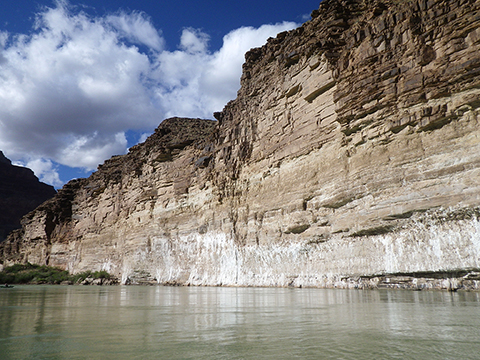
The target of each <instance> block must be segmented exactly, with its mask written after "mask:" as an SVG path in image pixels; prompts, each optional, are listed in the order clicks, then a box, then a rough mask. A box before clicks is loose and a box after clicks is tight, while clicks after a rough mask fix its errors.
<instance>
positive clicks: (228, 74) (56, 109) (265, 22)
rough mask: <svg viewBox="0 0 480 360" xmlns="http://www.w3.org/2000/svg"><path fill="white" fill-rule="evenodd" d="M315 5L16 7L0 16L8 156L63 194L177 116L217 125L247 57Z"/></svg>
mask: <svg viewBox="0 0 480 360" xmlns="http://www.w3.org/2000/svg"><path fill="white" fill-rule="evenodd" d="M318 4H319V1H318V0H308V1H307V0H305V1H278V0H277V1H273V0H272V1H271V0H263V1H250V0H242V1H226V2H218V1H201V0H188V1H169V0H165V1H132V0H110V1H107V0H104V1H101V0H78V1H74V0H72V1H69V2H67V1H63V0H61V1H52V0H38V1H35V0H33V1H32V0H16V1H8V2H5V3H4V4H2V11H1V12H0V150H2V151H3V152H4V153H5V155H6V156H7V157H8V158H10V159H11V160H12V161H13V162H14V163H16V164H19V165H24V166H28V167H30V168H32V169H33V170H34V171H35V173H36V175H37V176H38V177H39V178H40V179H41V180H42V181H44V182H47V183H49V184H53V185H55V186H56V187H60V186H61V185H62V184H63V183H65V182H67V181H68V180H70V179H71V178H75V177H85V176H88V175H89V174H90V172H91V171H92V170H94V169H96V167H97V165H98V164H100V163H102V162H103V161H104V160H106V159H108V158H109V157H111V156H112V155H117V154H124V153H126V152H127V149H128V148H129V147H130V146H132V145H134V144H136V143H138V142H139V141H142V140H144V139H145V137H146V136H148V135H149V134H151V133H152V132H153V130H154V129H155V128H156V127H157V126H158V124H159V123H160V122H161V121H162V120H163V119H165V118H168V117H171V116H188V117H202V118H212V113H213V112H214V111H220V110H221V109H222V108H223V106H224V105H225V104H226V103H227V102H228V101H229V100H231V99H234V98H235V96H236V92H237V90H238V88H239V79H240V76H241V66H242V63H243V61H244V53H245V52H246V51H247V50H249V49H250V48H252V47H258V46H261V45H262V44H264V43H265V41H266V39H267V38H269V37H275V35H276V34H277V33H278V32H281V31H284V30H289V29H292V28H295V27H297V26H299V25H300V24H301V23H303V22H305V21H307V20H308V19H310V13H311V11H312V10H314V9H316V8H318Z"/></svg>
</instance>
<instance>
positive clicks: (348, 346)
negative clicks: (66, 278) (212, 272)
mask: <svg viewBox="0 0 480 360" xmlns="http://www.w3.org/2000/svg"><path fill="white" fill-rule="evenodd" d="M478 339H480V294H479V293H447V292H409V291H386V290H385V291H355V290H325V289H298V288H296V289H284V288H190V287H133V286H131V287H126V286H117V287H82V286H65V287H63V286H17V287H15V288H13V289H0V359H98V358H101V359H253V358H257V359H292V358H304V359H406V358H409V359H420V358H425V359H477V358H478V356H479V355H478V354H480V342H479V341H478Z"/></svg>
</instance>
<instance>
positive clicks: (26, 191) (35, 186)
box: [0, 151, 56, 242]
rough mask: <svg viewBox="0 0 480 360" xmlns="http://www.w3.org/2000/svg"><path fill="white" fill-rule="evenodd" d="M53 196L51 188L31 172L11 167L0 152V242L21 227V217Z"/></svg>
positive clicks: (53, 191) (54, 192)
mask: <svg viewBox="0 0 480 360" xmlns="http://www.w3.org/2000/svg"><path fill="white" fill-rule="evenodd" d="M55 194H56V191H55V189H54V188H53V186H50V185H47V184H44V183H41V182H40V181H38V178H37V177H36V176H35V175H34V174H33V171H32V170H30V169H27V168H24V167H20V166H14V165H12V162H11V161H10V160H9V159H7V158H6V157H5V155H3V152H1V151H0V242H1V241H3V240H5V239H6V237H7V235H8V233H10V232H11V231H12V230H14V229H19V228H20V227H21V225H20V219H21V218H22V216H24V215H25V214H27V213H28V212H30V211H32V210H34V209H35V208H36V207H37V206H38V205H40V204H41V203H42V202H44V201H45V200H47V199H49V198H51V197H53V196H54V195H55Z"/></svg>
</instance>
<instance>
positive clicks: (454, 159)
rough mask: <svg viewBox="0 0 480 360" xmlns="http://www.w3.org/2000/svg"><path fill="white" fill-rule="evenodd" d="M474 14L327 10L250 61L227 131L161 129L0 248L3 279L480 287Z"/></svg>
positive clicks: (441, 8)
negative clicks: (90, 273)
mask: <svg viewBox="0 0 480 360" xmlns="http://www.w3.org/2000/svg"><path fill="white" fill-rule="evenodd" d="M479 8H480V2H479V1H472V0H463V1H461V0H443V1H439V0H438V1H435V0H430V1H426V0H415V1H413V0H412V1H410V0H407V1H394V0H385V1H377V0H374V1H366V0H365V1H362V0H350V1H347V0H345V1H339V0H325V1H323V2H322V3H321V5H320V8H319V9H318V10H316V11H314V12H313V13H312V20H311V21H309V22H307V23H305V24H304V25H303V26H302V27H300V28H298V29H296V30H293V31H290V32H285V33H281V34H279V35H278V36H277V37H276V38H275V39H270V40H269V41H268V43H267V44H266V45H265V46H264V47H262V48H258V49H253V50H251V51H250V52H249V53H247V54H246V62H245V64H244V69H243V76H242V81H241V84H242V86H241V89H240V90H239V92H238V97H237V99H236V100H234V101H231V102H230V103H229V104H227V105H226V107H225V109H224V110H223V111H222V112H221V113H216V114H215V117H216V118H217V120H218V122H210V121H202V120H186V119H169V120H166V121H165V122H163V123H162V124H161V125H160V126H159V128H158V129H157V130H156V133H155V134H154V135H153V136H152V137H151V138H149V139H148V140H147V141H146V142H145V143H144V144H141V145H138V146H136V147H135V148H133V149H131V151H130V153H129V154H128V155H126V156H122V157H115V158H113V159H112V160H109V161H108V162H106V163H105V164H104V165H103V166H101V167H100V168H99V170H98V171H97V172H96V173H95V174H93V175H92V176H91V177H90V178H89V179H84V180H78V181H74V182H71V183H69V184H68V185H66V186H65V188H64V189H63V190H62V191H61V192H60V193H59V195H58V196H57V197H56V200H55V201H52V202H51V204H50V205H48V206H43V207H41V208H39V209H37V211H36V212H35V213H32V214H31V215H30V216H29V217H28V218H27V219H24V227H23V230H22V231H19V232H17V233H14V234H13V235H12V236H11V237H10V238H9V240H8V241H7V242H5V243H3V244H2V245H1V248H0V251H1V253H2V259H3V262H4V264H10V263H13V262H25V261H30V262H35V263H48V264H50V265H56V266H61V267H64V268H67V269H68V270H70V271H73V272H79V271H83V270H86V269H88V270H102V269H104V270H107V271H109V272H111V273H113V274H115V275H117V276H118V277H119V278H121V279H122V282H124V283H160V284H183V285H186V284H190V285H226V286H239V285H241V286H250V285H252V286H318V287H360V288H365V287H369V288H374V287H403V288H414V289H424V288H444V289H450V290H456V289H478V288H479V287H480V233H479V231H480V226H479V221H478V215H479V214H480V128H479V123H478V122H479V112H478V111H479V107H480V18H479V17H478V13H479ZM49 219H50V220H49Z"/></svg>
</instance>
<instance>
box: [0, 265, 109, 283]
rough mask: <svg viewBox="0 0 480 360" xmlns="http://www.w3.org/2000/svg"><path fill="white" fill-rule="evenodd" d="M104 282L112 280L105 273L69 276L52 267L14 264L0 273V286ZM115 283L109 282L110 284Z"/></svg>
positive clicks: (87, 272)
mask: <svg viewBox="0 0 480 360" xmlns="http://www.w3.org/2000/svg"><path fill="white" fill-rule="evenodd" d="M104 280H114V279H113V277H112V276H111V275H110V274H109V273H108V272H106V271H104V270H102V271H85V272H82V273H79V274H74V275H72V274H70V273H69V272H68V271H66V270H62V269H59V268H56V267H52V266H46V265H34V264H30V263H27V264H15V265H12V266H8V267H6V268H5V269H3V271H1V272H0V284H89V283H96V284H99V285H100V284H103V283H104V282H105V281H104ZM112 282H115V281H110V283H112Z"/></svg>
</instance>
